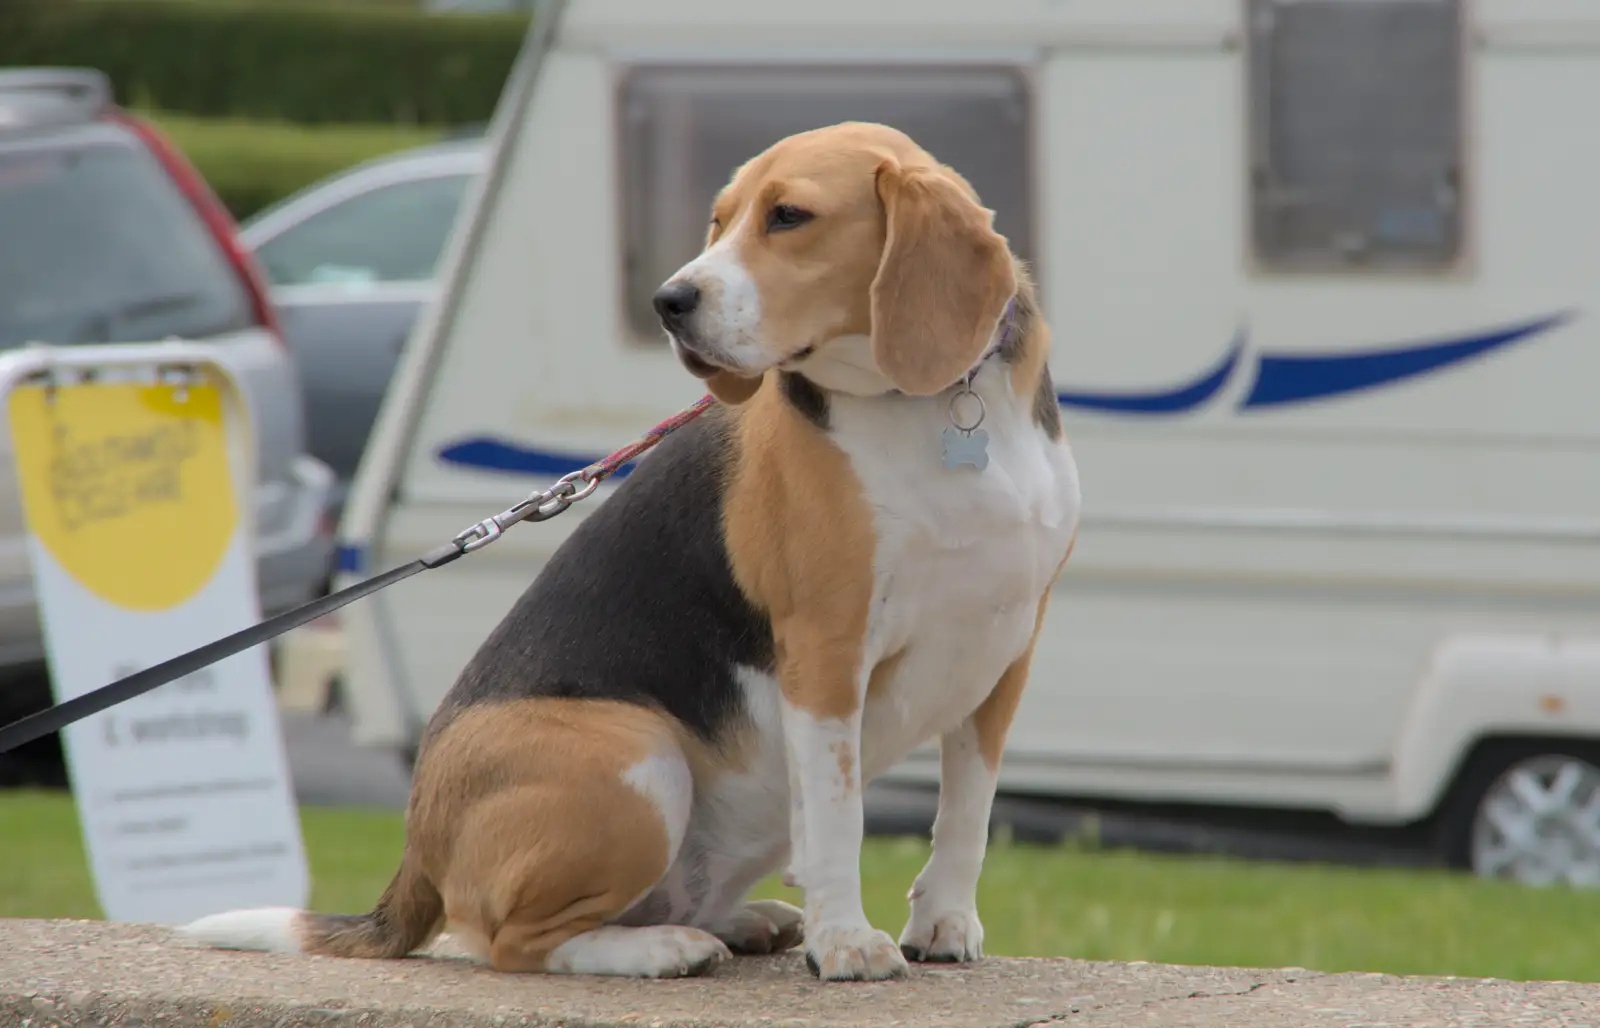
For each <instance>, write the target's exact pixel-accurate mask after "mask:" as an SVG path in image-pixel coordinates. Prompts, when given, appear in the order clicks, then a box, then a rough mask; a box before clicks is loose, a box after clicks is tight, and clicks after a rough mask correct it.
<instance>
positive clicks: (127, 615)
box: [0, 343, 309, 924]
mask: <svg viewBox="0 0 1600 1028" xmlns="http://www.w3.org/2000/svg"><path fill="white" fill-rule="evenodd" d="M88 371H92V375H89V374H85V372H88ZM0 395H4V396H5V398H6V405H7V417H8V422H9V427H10V430H11V439H12V449H13V454H14V458H15V463H16V476H17V483H18V485H19V486H20V491H21V507H22V510H23V513H24V516H25V518H26V524H27V532H28V552H29V557H30V561H31V565H32V571H33V582H34V588H35V593H36V595H37V597H38V607H39V615H40V620H41V622H42V625H43V629H44V642H45V651H46V657H47V659H48V661H49V666H50V676H51V680H52V684H53V688H54V691H55V696H56V700H57V702H61V701H64V700H67V699H71V698H73V697H76V696H80V695H82V694H84V693H86V692H89V691H91V690H93V689H95V688H97V687H99V686H102V685H105V684H107V683H109V682H111V681H113V680H115V679H117V678H121V677H123V676H124V675H128V674H131V673H132V672H134V671H137V670H139V669H141V668H144V667H148V666H150V665H152V664H156V663H159V662H161V661H163V660H166V659H168V658H170V657H174V656H177V655H178V654H180V653H182V652H184V651H186V650H189V649H192V648H194V647H196V646H200V645H203V644H205V643H207V642H210V641H212V640H213V639H216V638H219V637H221V636H224V635H227V634H228V633H230V632H234V631H236V630H238V629H241V628H245V627H247V626H249V625H251V624H253V623H255V622H256V621H258V620H260V614H261V612H260V599H259V594H258V592H257V587H256V564H255V561H256V558H255V547H254V545H253V544H254V531H253V523H252V522H253V516H254V499H253V497H254V478H255V475H254V466H253V465H254V462H253V460H252V459H251V456H252V453H253V451H252V449H251V447H250V445H249V442H250V431H251V427H252V426H251V424H250V419H249V412H248V409H247V407H246V404H245V402H244V399H243V397H242V395H241V394H240V392H239V390H238V388H237V387H236V386H235V385H234V383H233V381H232V380H231V378H229V376H228V375H227V374H226V372H225V371H224V369H223V368H222V366H221V365H220V364H218V363H217V361H216V360H215V358H214V357H212V356H211V355H210V354H209V352H208V351H207V350H205V349H204V348H202V347H199V346H195V345H192V344H184V343H168V344H151V345H144V346H128V347H117V348H110V349H103V348H96V350H95V351H94V352H85V351H83V350H79V351H77V352H75V353H74V352H70V351H67V350H24V351H21V352H17V353H14V354H8V355H5V356H4V357H0ZM62 746H63V749H64V751H65V754H66V759H67V769H68V772H69V774H70V776H71V780H72V790H73V794H74V796H75V798H76V801H77V806H78V816H79V819H80V822H81V825H82V829H83V836H84V842H85V844H86V848H87V850H88V854H89V861H90V866H91V869H92V871H93V874H94V882H95V890H96V893H97V894H98V896H99V899H100V906H101V908H102V909H103V910H104V912H105V915H106V917H107V918H109V919H110V920H113V921H136V922H146V923H156V924H177V923H182V922H186V921H189V920H191V919H193V918H196V917H199V916H202V915H205V914H210V913H216V912H218V911H221V910H226V909H232V908H236V907H252V906H293V907H300V906H304V905H305V902H306V899H307V892H308V885H309V878H308V874H307V870H306V860H305V851H304V847H303V844H302V841H301V835H300V824H299V816H298V811H297V808H296V806H295V802H294V793H293V788H292V784H291V781H290V777H289V769H288V761H287V758H286V756H285V753H284V747H283V737H282V733H281V731H280V728H279V724H278V714H277V708H276V704H275V702H274V699H273V694H272V686H271V681H270V672H269V669H268V665H267V658H266V653H265V647H256V648H254V649H252V650H247V651H245V652H243V653H240V654H237V655H236V656H233V657H230V658H228V659H226V660H224V661H221V662H219V663H217V664H215V665H213V666H212V667H209V668H206V669H203V670H201V671H198V672H196V673H194V674H192V675H189V676H187V677H186V678H183V679H180V680H178V681H176V682H173V683H171V684H169V685H165V686H162V687H161V688H159V689H156V690H154V691H153V692H150V693H147V694H146V695H144V696H141V697H138V698H136V699H134V700H131V701H129V702H127V703H124V704H121V705H120V706H116V707H113V708H111V709H110V710H107V711H103V712H101V713H98V714H95V715H93V716H91V717H89V718H86V719H84V720H83V721H80V722H78V723H76V724H73V725H70V726H69V727H67V728H66V729H64V730H63V732H62Z"/></svg>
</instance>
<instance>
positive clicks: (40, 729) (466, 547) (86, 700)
mask: <svg viewBox="0 0 1600 1028" xmlns="http://www.w3.org/2000/svg"><path fill="white" fill-rule="evenodd" d="M713 402H714V401H713V400H712V399H711V397H709V396H707V397H704V398H702V399H700V400H698V401H696V402H695V403H694V404H692V405H691V406H689V407H688V408H686V409H684V410H682V411H680V412H678V413H677V414H674V415H673V416H672V417H670V418H668V419H667V420H666V421H663V422H662V423H661V424H659V425H657V426H656V427H655V428H653V429H651V430H650V431H649V432H647V433H645V435H643V436H641V437H640V438H639V439H638V440H636V441H634V442H632V443H630V444H628V445H627V446H625V447H623V448H622V449H620V450H618V451H616V452H615V453H613V454H611V455H610V456H608V457H606V458H605V459H604V460H600V461H596V462H595V463H593V464H591V465H589V466H588V467H586V468H584V469H583V470H581V471H574V472H572V473H571V474H569V475H565V476H563V477H562V478H561V479H559V480H558V481H557V482H556V484H555V485H553V486H551V487H550V488H549V489H544V490H541V491H539V492H536V493H533V494H532V495H530V496H529V497H528V498H527V499H525V500H523V501H522V502H521V503H518V504H517V505H515V506H513V507H508V508H507V509H505V510H503V511H501V512H500V513H499V514H496V515H495V516H494V517H492V518H485V519H483V520H482V521H480V522H478V523H477V524H475V525H473V526H472V527H471V528H469V529H467V530H466V531H465V532H462V533H461V534H460V535H458V536H456V537H455V538H454V539H452V540H450V541H449V542H448V543H445V544H444V545H443V546H440V547H438V548H437V549H434V550H431V551H429V552H428V553H425V554H423V555H422V556H420V557H418V558H417V559H416V560H414V561H412V562H411V563H409V564H402V565H400V566H399V567H396V568H391V569H389V570H388V571H385V572H384V573H383V574H381V575H374V576H373V577H372V578H368V579H365V580H363V581H360V582H357V583H356V584H355V585H352V586H348V587H346V588H344V589H340V590H339V591H338V592H334V593H329V594H328V595H326V596H322V597H318V598H317V599H315V600H312V601H311V602H310V603H304V604H301V605H300V606H298V607H295V608H293V609H292V610H286V611H284V612H283V613H282V614H278V615H277V616H275V617H271V618H268V619H267V620H265V621H263V622H261V623H260V624H256V625H251V626H250V627H249V628H246V629H243V630H242V631H238V632H235V633H233V634H232V635H229V636H225V637H223V638H221V639H218V640H217V641H216V642H210V643H207V644H205V645H204V646H202V647H200V648H199V649H195V650H190V651H189V652H188V653H185V654H182V655H180V656H177V657H173V658H172V659H171V660H168V661H163V662H162V663H160V664H157V665H155V666H154V667H147V668H145V669H144V670H143V671H136V672H134V673H133V674H131V675H129V676H128V677H126V678H122V679H118V680H117V681H115V682H112V683H111V684H110V685H102V686H101V687H100V688H98V689H96V690H94V691H93V692H86V693H84V694H83V695H82V696H76V697H74V698H72V699H70V700H67V701H66V702H65V703H58V704H56V705H55V706H53V707H47V708H46V709H44V710H41V711H38V712H36V713H33V714H29V715H28V716H27V717H25V718H22V719H21V720H18V721H13V722H12V723H11V724H9V725H6V726H5V727H4V728H0V753H5V752H7V751H9V750H14V749H16V748H17V747H18V746H21V745H23V744H24V743H30V742H32V741H34V740H35V739H38V738H40V737H42V736H46V735H49V734H50V733H51V732H59V731H60V730H61V729H63V728H65V727H67V726H68V725H70V724H72V723H73V722H75V721H82V720H83V719H84V718H86V717H88V716H89V715H91V714H98V713H99V712H100V711H102V710H105V709H107V708H108V707H114V706H116V705H117V704H119V703H125V702H127V701H128V700H131V699H133V698H134V697H135V696H142V695H143V694H145V693H147V692H149V691H150V690H152V689H159V688H160V687H161V686H163V685H166V684H167V683H169V682H173V681H176V680H177V679H179V678H182V677H183V676H184V675H189V674H193V673H194V672H196V671H198V670H200V669H201V668H203V667H207V666H209V665H211V664H215V663H216V662H217V661H219V660H225V659H227V658H228V657H231V656H233V655H234V654H236V653H240V652H242V651H244V650H248V649H249V648H250V647H252V646H259V645H261V644H262V643H264V642H270V641H271V640H273V639H276V638H277V637H278V636H280V635H282V634H283V633H285V632H288V631H290V630H291V629H295V628H299V627H300V626H301V625H303V624H305V623H306V622H308V621H315V620H316V619H317V618H319V617H322V616H323V615H324V614H331V613H332V612H334V611H336V610H338V609H339V608H340V607H343V606H344V605H345V604H348V603H353V602H355V601H356V600H359V599H361V598H362V597H363V596H370V595H372V594H373V593H375V592H377V591H378V590H380V589H387V588H388V587H389V586H391V585H394V584H395V583H396V582H400V581H403V580H405V579H407V578H410V577H411V576H412V575H415V574H417V573H418V572H419V571H427V570H430V569H432V568H438V567H443V566H444V565H446V564H449V563H450V562H451V561H454V560H458V559H460V558H461V557H464V556H466V555H467V554H469V553H471V552H473V551H474V550H480V549H482V548H483V547H485V546H487V545H489V544H490V543H492V542H494V541H495V540H496V539H498V538H500V535H501V533H503V532H504V531H505V530H506V529H508V528H510V527H511V526H512V525H515V524H517V523H519V522H522V521H548V520H549V519H551V518H553V517H555V516H556V515H557V514H560V513H561V512H562V511H564V510H566V509H567V508H568V507H570V506H572V505H573V504H574V503H576V502H577V501H579V500H581V499H583V498H585V497H586V496H588V495H590V494H591V493H593V492H594V491H595V490H596V489H597V488H599V486H600V482H601V480H602V479H604V478H606V477H607V476H609V475H611V474H612V473H613V472H615V471H616V470H617V469H618V468H620V467H621V466H622V465H623V464H625V463H627V462H628V461H630V460H632V459H633V458H634V457H637V456H638V455H639V454H641V453H643V452H644V451H645V450H648V449H650V448H651V447H652V446H655V445H656V444H657V443H659V442H660V441H661V440H662V439H664V438H665V437H666V436H667V435H668V434H669V433H671V432H673V431H676V430H677V429H679V428H681V427H683V426H684V425H686V424H688V423H689V422H690V421H693V420H694V419H695V418H697V417H699V416H700V415H701V414H703V413H704V412H705V411H706V409H707V408H708V407H710V406H711V404H712V403H713Z"/></svg>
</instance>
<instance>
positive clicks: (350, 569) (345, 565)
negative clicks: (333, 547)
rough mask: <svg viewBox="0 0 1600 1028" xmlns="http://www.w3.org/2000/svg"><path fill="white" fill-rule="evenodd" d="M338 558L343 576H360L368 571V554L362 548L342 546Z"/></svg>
mask: <svg viewBox="0 0 1600 1028" xmlns="http://www.w3.org/2000/svg"><path fill="white" fill-rule="evenodd" d="M337 558H338V566H339V571H340V573H341V574H349V575H359V574H361V572H363V571H365V570H366V569H367V553H366V550H364V549H363V548H362V547H360V546H351V545H349V544H348V543H346V544H344V545H341V546H340V547H339V549H338V552H337Z"/></svg>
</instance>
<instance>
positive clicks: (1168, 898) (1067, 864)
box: [0, 791, 1600, 981]
mask: <svg viewBox="0 0 1600 1028" xmlns="http://www.w3.org/2000/svg"><path fill="white" fill-rule="evenodd" d="M301 816H302V820H303V824H304V830H305V838H306V848H307V850H308V851H309V854H310V860H311V871H312V880H313V883H314V886H313V896H312V906H313V907H315V908H316V909H318V910H325V911H343V912H356V911H364V910H367V909H369V908H370V907H371V904H372V902H373V901H374V900H375V899H376V898H377V897H378V894H379V893H380V892H381V891H382V890H383V887H384V886H385V885H386V884H387V883H388V881H389V876H390V874H391V873H392V872H393V870H394V865H395V861H396V859H397V858H398V856H399V854H400V845H401V839H402V831H401V825H400V819H399V817H398V816H397V815H394V814H390V813H387V812H381V813H380V812H371V811H362V810H332V809H326V808H314V807H308V808H304V809H303V810H302V812H301ZM926 856H927V847H926V844H925V843H923V842H920V841H916V840H877V839H874V840H869V841H868V844H867V848H866V852H865V853H864V854H863V856H862V862H861V870H862V877H863V880H864V881H865V898H866V905H867V913H868V916H870V917H871V918H872V920H873V923H874V924H876V925H877V926H878V927H880V928H883V929H885V930H887V931H888V932H889V933H890V934H891V935H898V934H899V931H900V928H901V926H902V924H903V923H904V920H905V916H906V900H905V893H906V889H907V888H908V887H909V886H910V884H911V880H912V878H913V877H915V875H916V873H917V871H918V870H919V869H920V868H921V866H922V862H923V860H924V859H926ZM760 892H761V894H762V895H766V896H773V897H778V898H783V899H788V900H790V901H791V902H798V897H797V896H796V895H795V893H794V891H793V890H790V889H786V888H784V887H783V886H782V885H781V884H780V883H778V882H777V881H776V880H774V881H772V882H770V883H768V884H766V885H765V886H763V888H762V889H761V890H760ZM979 903H980V909H981V911H982V914H983V919H984V925H985V929H986V931H987V935H988V939H987V943H986V949H987V950H988V952H990V953H994V954H1001V955H1016V956H1056V955H1060V956H1072V957H1083V958H1090V959H1115V960H1151V961H1158V962H1169V963H1186V964H1223V965H1229V964H1231V965H1244V966H1266V967H1281V966H1299V967H1309V968H1315V969H1318V970H1323V971H1347V970H1361V971H1388V972H1394V973H1406V974H1454V975H1463V976H1481V977H1495V978H1522V979H1567V980H1576V981H1600V945H1597V942H1596V940H1597V938H1600V933H1597V929H1596V925H1600V891H1596V892H1575V891H1571V890H1563V889H1552V890H1535V889H1526V888H1522V887H1518V886H1514V885H1507V884H1501V883H1492V882H1483V881H1478V880H1476V879H1473V878H1470V877H1466V876H1461V875H1452V874H1445V873H1439V872H1411V871H1390V870H1382V871H1374V870H1362V869H1348V868H1327V867H1312V866H1305V865H1275V864H1258V863H1244V862H1238V861H1230V860H1222V859H1213V858H1198V857H1157V856H1147V855H1140V854H1133V853H1121V852H1087V851H1083V850H1080V849H1073V848H1043V847H1034V846H1021V845H1007V844H1002V843H997V844H996V845H995V846H993V847H991V849H990V851H989V858H988V860H987V862H986V864H985V869H984V875H983V883H982V887H981V894H980V898H979ZM99 916H100V912H99V909H98V907H97V906H96V903H95V899H94V894H93V891H92V889H91V887H90V881H89V873H88V869H87V866H86V864H85V861H84V855H83V847H82V842H81V839H80V837H79V834H78V825H77V820H76V817H75V814H74V811H73V808H72V805H71V802H70V801H69V800H68V799H66V798H65V797H63V796H61V795H58V794H49V793H43V792H26V791H23V792H0V917H89V918H93V917H99Z"/></svg>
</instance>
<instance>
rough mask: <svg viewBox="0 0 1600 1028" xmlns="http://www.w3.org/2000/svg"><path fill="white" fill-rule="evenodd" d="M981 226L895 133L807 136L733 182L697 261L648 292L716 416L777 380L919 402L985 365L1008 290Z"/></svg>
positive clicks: (924, 158)
mask: <svg viewBox="0 0 1600 1028" xmlns="http://www.w3.org/2000/svg"><path fill="white" fill-rule="evenodd" d="M992 218H993V214H992V212H991V211H989V210H987V209H986V208H984V207H983V206H982V204H981V203H980V202H979V200H978V197H977V194H976V193H974V192H973V190H972V187H971V186H970V185H968V184H967V182H966V180H964V179H963V178H962V177H961V176H960V175H958V174H956V172H955V171H953V170H952V169H950V168H948V167H945V166H944V165H942V164H940V163H939V162H938V161H937V160H935V159H934V158H933V157H932V156H931V155H930V154H928V153H927V152H926V151H924V150H923V149H922V148H921V147H919V146H917V144H916V143H914V142H912V140H911V139H910V138H909V137H907V136H906V135H905V134H904V133H902V132H899V131H897V130H895V129H892V128H889V127H887V126H884V125H873V124H867V123H860V122H847V123H844V124H840V125H834V126H831V127H829V128H823V129H817V130H814V131H811V132H804V133H801V134H799V135H794V136H790V137H788V138H787V139H784V140H782V141H780V142H778V143H777V144H775V145H774V146H773V147H772V148H771V149H769V150H767V151H766V152H765V153H762V154H760V155H759V156H757V157H755V158H753V159H752V160H750V161H749V162H748V163H746V164H745V165H744V166H743V167H741V168H739V169H738V171H736V172H735V173H734V176H733V180H732V181H731V182H729V183H728V185H727V186H726V187H725V188H724V189H723V190H722V192H721V193H720V194H719V195H718V196H717V200H716V203H715V205H714V206H713V209H712V212H711V226H710V229H709V231H708V233H707V235H706V245H705V249H704V250H703V251H702V252H701V253H700V255H699V256H697V257H696V258H695V259H694V260H692V261H690V262H689V263H688V264H686V265H684V266H683V267H682V268H681V269H679V270H678V272H677V273H676V274H674V275H673V276H672V277H671V278H669V279H667V281H666V282H665V283H664V284H663V285H662V286H661V288H660V289H659V290H657V291H656V294H655V298H654V304H655V308H656V312H657V313H658V314H659V315H660V316H661V321H662V324H663V326H664V327H665V328H666V330H667V333H668V335H669V336H670V338H671V341H672V348H673V352H674V353H676V354H677V356H678V359H679V360H680V361H681V362H682V363H683V365H684V366H685V367H686V368H687V369H688V370H689V371H690V373H692V374H694V375H695V376H697V377H699V378H702V379H705V380H706V382H707V385H708V386H709V387H710V389H711V391H712V392H713V393H715V394H716V395H717V396H718V398H720V399H722V400H723V401H724V402H728V403H739V402H742V401H744V400H745V399H748V398H749V397H750V396H751V395H752V394H753V393H754V392H755V390H756V387H757V386H758V385H759V384H760V381H761V376H762V375H763V374H765V373H766V372H767V371H768V370H770V369H772V368H775V367H786V368H799V369H801V370H807V371H809V370H811V369H813V368H816V369H818V370H819V371H820V370H825V371H826V373H827V374H828V375H832V376H833V377H834V378H835V379H839V380H840V384H841V387H842V388H848V389H851V391H860V392H868V393H871V392H887V391H889V390H891V389H898V390H900V391H901V392H904V393H908V394H911V395H919V396H926V395H931V394H933V393H937V392H939V391H941V390H943V389H945V388H946V387H948V386H950V385H952V384H953V383H955V382H956V381H957V380H958V379H959V378H961V376H962V375H964V374H965V373H966V372H967V371H968V369H970V368H971V367H972V365H973V364H974V363H975V362H976V361H977V360H978V359H979V358H980V357H981V356H982V355H983V353H984V351H985V349H987V347H988V344H989V341H990V339H991V337H992V336H993V334H994V332H995V330H996V328H997V326H998V323H999V320H1000V318H1001V316H1002V315H1003V314H1004V312H1005V307H1006V304H1007V302H1008V301H1009V300H1010V299H1011V296H1012V294H1013V293H1014V292H1015V291H1016V288H1017V281H1016V272H1015V269H1014V268H1013V265H1012V260H1011V253H1010V249H1009V247H1008V246H1007V245H1006V241H1005V238H1004V237H1003V236H1001V235H999V234H998V233H996V232H995V231H994V228H993V227H992V225H991V222H992ZM822 384H824V385H828V384H830V383H829V382H827V381H823V382H822Z"/></svg>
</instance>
